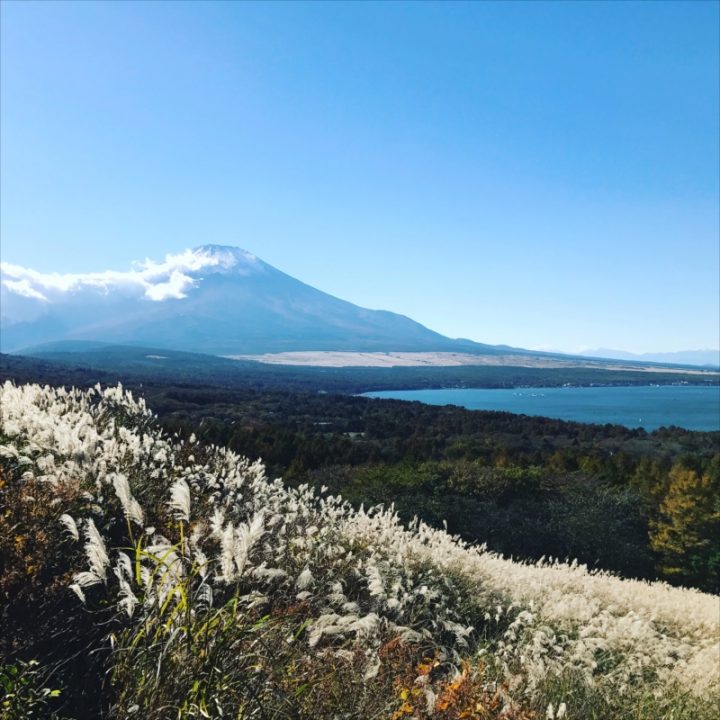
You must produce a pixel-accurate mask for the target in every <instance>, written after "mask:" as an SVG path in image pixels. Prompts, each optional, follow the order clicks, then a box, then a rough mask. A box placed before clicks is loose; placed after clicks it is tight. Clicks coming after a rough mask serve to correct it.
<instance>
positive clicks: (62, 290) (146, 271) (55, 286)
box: [0, 248, 254, 302]
mask: <svg viewBox="0 0 720 720" xmlns="http://www.w3.org/2000/svg"><path fill="white" fill-rule="evenodd" d="M246 257H247V260H248V262H252V261H253V260H254V258H253V257H252V256H250V255H249V253H248V254H247V256H246ZM236 262H237V258H236V256H235V254H234V253H233V252H231V251H228V252H222V251H220V252H218V251H210V250H206V249H202V248H201V249H198V250H185V251H184V252H182V253H180V254H178V255H166V256H165V260H164V261H162V262H154V261H152V260H147V259H146V260H145V261H144V262H142V263H138V264H136V266H135V267H134V268H133V269H132V270H128V271H127V272H118V271H115V270H106V271H105V272H95V273H66V274H61V273H41V272H37V271H36V270H32V269H30V268H25V267H22V266H20V265H13V264H11V263H5V262H3V263H0V282H2V284H3V285H4V286H5V287H6V288H7V289H8V290H9V291H10V292H13V293H15V294H17V295H22V296H23V297H27V298H33V299H36V300H44V301H52V300H53V299H59V297H60V296H62V295H64V294H67V293H75V292H79V291H81V290H86V289H90V288H92V289H95V290H97V291H99V292H101V293H109V292H110V291H111V290H122V291H124V292H126V293H129V294H135V293H136V294H139V295H143V296H144V297H146V298H147V299H148V300H153V301H156V302H159V301H162V300H168V299H172V298H183V297H185V296H186V295H187V292H188V291H189V290H190V289H191V288H192V287H194V285H195V282H196V281H195V279H194V278H192V277H191V276H190V275H188V274H187V273H192V272H196V271H198V270H202V269H203V268H206V267H213V266H221V267H225V268H227V267H232V266H233V265H235V263H236Z"/></svg>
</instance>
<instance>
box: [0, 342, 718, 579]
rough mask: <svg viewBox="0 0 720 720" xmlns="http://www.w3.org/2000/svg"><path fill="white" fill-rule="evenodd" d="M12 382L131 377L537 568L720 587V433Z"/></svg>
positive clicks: (362, 498) (174, 409)
mask: <svg viewBox="0 0 720 720" xmlns="http://www.w3.org/2000/svg"><path fill="white" fill-rule="evenodd" d="M2 360H3V362H2V364H1V365H0V373H1V374H0V377H2V379H5V378H10V379H14V380H17V381H37V382H47V383H49V384H51V385H53V384H54V385H58V384H65V385H68V384H74V385H76V386H81V387H82V386H90V385H93V384H94V383H95V382H98V381H100V382H103V383H108V382H116V381H117V379H122V380H123V381H124V382H125V383H126V385H127V387H129V388H131V389H133V390H134V391H135V392H136V394H142V395H143V396H144V397H145V398H146V400H147V402H148V405H149V407H150V408H151V409H152V410H153V412H155V413H157V414H158V416H159V418H160V421H161V423H162V425H163V427H164V428H165V429H166V430H167V431H168V432H170V433H177V434H179V435H180V436H181V437H190V436H191V435H192V434H195V435H196V436H197V437H198V438H199V439H201V440H202V441H204V442H210V443H213V444H217V445H221V446H226V447H229V448H230V449H232V450H235V451H237V452H240V453H242V454H245V455H247V456H249V457H250V458H262V460H263V461H264V463H265V464H266V466H267V468H268V472H269V473H271V474H272V475H273V476H278V477H283V479H284V480H285V481H286V483H288V484H290V485H293V486H299V485H301V484H303V483H309V484H311V485H316V486H326V487H327V488H329V490H330V492H332V493H339V494H341V495H342V496H343V497H344V498H345V499H347V500H349V501H351V502H352V503H353V504H355V505H356V506H360V505H361V504H363V503H364V504H365V505H368V504H377V503H382V504H385V505H386V506H390V505H393V506H394V508H395V509H396V510H397V512H398V513H399V515H400V517H401V518H402V519H404V520H411V519H412V518H413V517H418V518H420V519H422V520H425V521H426V522H428V523H430V524H432V525H434V526H436V527H443V525H445V524H446V526H447V529H448V531H449V532H451V533H453V534H459V535H460V536H462V538H463V539H465V540H470V541H474V542H479V543H486V544H487V546H488V547H489V548H490V549H492V550H495V551H498V552H501V553H503V554H505V555H506V556H512V557H516V558H521V559H533V560H535V559H538V558H540V557H543V556H544V557H549V556H551V557H555V558H560V559H565V558H571V559H577V560H578V561H579V562H581V563H584V564H587V565H588V566H589V567H593V568H601V569H605V570H610V571H613V572H617V573H620V574H622V575H624V576H626V577H637V578H644V579H657V578H660V579H664V580H667V581H669V582H672V583H678V584H685V585H691V586H696V587H699V588H701V589H705V590H710V591H714V592H717V591H718V590H720V548H719V547H718V544H717V537H718V536H720V446H719V441H720V433H698V432H690V431H686V430H683V429H681V428H676V427H671V428H662V429H660V430H657V431H655V432H652V433H648V432H646V431H644V430H642V429H633V430H631V429H628V428H625V427H623V426H620V425H603V426H600V425H590V424H582V423H572V422H564V421H560V420H552V419H547V418H537V417H528V416H522V415H514V414H510V413H499V412H481V411H469V410H465V409H462V408H458V407H454V406H446V407H436V406H430V405H423V404H421V403H408V402H403V401H395V400H377V399H376V400H370V399H367V398H360V397H353V396H350V395H338V394H331V393H326V392H318V391H317V390H315V391H314V392H310V391H298V390H297V389H295V388H291V389H286V388H282V387H280V388H268V389H266V388H258V387H257V385H256V383H255V382H254V381H253V380H250V381H248V382H247V383H245V384H244V385H243V383H242V382H241V381H240V380H238V379H236V380H235V382H234V383H233V384H232V385H230V386H228V385H227V384H225V385H224V386H221V385H220V382H218V383H217V384H215V385H213V384H210V383H203V384H200V383H199V382H198V383H193V384H191V383H188V382H186V380H187V377H186V376H185V375H184V374H183V375H181V377H179V378H174V379H173V378H162V379H159V378H158V377H156V376H153V375H149V376H143V375H142V373H141V372H140V371H139V370H136V371H135V372H133V373H128V374H127V376H121V377H120V378H118V377H117V373H113V372H108V371H100V370H90V369H87V368H86V369H81V368H75V369H73V370H71V371H70V370H68V369H67V368H65V367H63V366H59V365H56V364H54V363H52V362H46V361H40V360H34V361H29V360H25V359H20V358H13V357H8V356H3V358H2Z"/></svg>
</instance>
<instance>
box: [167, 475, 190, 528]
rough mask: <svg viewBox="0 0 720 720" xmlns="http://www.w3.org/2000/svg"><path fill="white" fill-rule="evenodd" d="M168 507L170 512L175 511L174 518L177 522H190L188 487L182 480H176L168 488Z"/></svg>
mask: <svg viewBox="0 0 720 720" xmlns="http://www.w3.org/2000/svg"><path fill="white" fill-rule="evenodd" d="M168 505H169V506H170V509H171V510H174V511H175V516H176V517H177V518H178V519H179V520H184V521H185V522H187V521H188V520H190V487H189V486H188V484H187V482H185V480H183V478H180V479H179V480H176V481H175V482H174V483H173V486H172V487H171V488H170V502H169V503H168Z"/></svg>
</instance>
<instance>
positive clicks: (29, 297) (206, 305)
mask: <svg viewBox="0 0 720 720" xmlns="http://www.w3.org/2000/svg"><path fill="white" fill-rule="evenodd" d="M2 269H3V275H2V306H3V318H2V337H1V339H0V349H2V351H3V352H12V351H17V350H20V349H22V348H24V347H27V346H31V345H36V344H39V343H45V342H52V341H58V340H92V341H102V342H110V343H122V344H131V345H133V344H134V345H148V346H153V347H163V348H168V349H175V350H187V351H193V352H205V353H214V354H230V353H263V352H281V351H290V350H353V351H426V350H427V351H430V350H463V349H464V350H468V351H473V350H474V351H476V352H477V351H482V352H493V351H494V348H493V346H487V345H481V344H477V343H473V342H471V341H469V340H451V339H449V338H446V337H444V336H443V335H440V334H439V333H436V332H433V331H432V330H429V329H428V328H426V327H424V326H423V325H421V324H419V323H417V322H415V321H414V320H411V319H410V318H407V317H405V316H403V315H398V314H396V313H392V312H387V311H384V310H368V309H365V308H361V307H358V306H357V305H353V304H352V303H349V302H346V301H344V300H340V299H338V298H336V297H333V296H332V295H328V294H327V293H324V292H322V291H320V290H317V289H315V288H313V287H310V286H309V285H306V284H305V283H302V282H300V281H299V280H296V279H295V278H292V277H290V276H289V275H286V274H285V273H283V272H281V271H279V270H277V269H276V268H274V267H272V266H271V265H268V264H267V263H265V262H263V261H262V260H260V259H259V258H256V257H255V256H253V255H251V254H250V253H247V252H245V251H244V250H241V249H239V248H231V247H223V246H217V245H205V246H202V247H199V248H196V249H194V250H192V251H187V252H186V253H184V254H182V255H178V256H168V257H167V258H166V260H165V262H164V263H151V262H149V261H148V262H146V263H145V264H144V265H143V266H141V267H140V268H138V269H135V270H131V271H129V272H127V273H117V272H106V273H93V274H87V275H65V276H59V275H42V274H40V273H36V272H34V271H31V270H27V269H25V268H19V267H17V266H13V265H8V264H3V268H2Z"/></svg>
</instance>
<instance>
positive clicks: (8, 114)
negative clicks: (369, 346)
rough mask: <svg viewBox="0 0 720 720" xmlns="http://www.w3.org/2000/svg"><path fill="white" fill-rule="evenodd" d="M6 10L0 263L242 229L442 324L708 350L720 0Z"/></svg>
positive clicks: (352, 288)
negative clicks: (693, 0) (0, 256)
mask: <svg viewBox="0 0 720 720" xmlns="http://www.w3.org/2000/svg"><path fill="white" fill-rule="evenodd" d="M0 5H1V9H0V12H1V14H2V16H1V20H2V26H1V30H2V37H1V38H0V40H1V48H2V58H1V59H2V65H1V68H0V69H1V73H2V76H1V78H0V81H1V82H0V93H1V97H0V99H1V105H0V111H1V120H2V124H1V132H2V137H1V142H2V144H1V147H0V150H1V155H0V158H1V161H0V164H1V178H0V180H1V186H0V187H1V193H2V194H1V201H2V205H1V207H0V210H1V216H2V226H1V233H2V234H1V239H2V246H1V250H2V259H3V260H4V261H7V262H12V263H16V264H19V265H25V266H28V267H32V268H35V269H37V270H41V271H54V270H56V271H59V272H68V271H78V272H80V271H82V272H84V271H91V270H105V269H109V268H112V269H117V270H124V269H127V268H128V267H129V265H130V263H131V261H133V260H142V259H144V258H146V257H151V258H156V259H161V258H162V257H163V256H164V255H165V254H166V253H173V252H177V251H180V250H182V249H184V248H187V247H193V246H196V245H200V244H204V243H210V242H212V243H220V244H230V245H239V246H241V247H244V248H246V249H247V250H250V251H251V252H254V253H255V254H257V255H258V256H260V257H261V258H263V259H264V260H266V261H267V262H269V263H271V264H272V265H275V266H276V267H278V268H280V269H281V270H284V271H285V272H287V273H289V274H291V275H293V276H295V277H298V278H300V279H301V280H304V281H305V282H307V283H309V284H311V285H314V286H316V287H318V288H320V289H323V290H325V291H327V292H330V293H332V294H334V295H338V296H340V297H342V298H344V299H347V300H350V301H352V302H355V303H358V304H360V305H364V306H367V307H373V308H385V309H389V310H394V311H397V312H401V313H404V314H407V315H410V316H412V317H413V318H415V319H417V320H419V321H420V322H423V323H424V324H426V325H428V326H430V327H432V328H433V329H436V330H439V331H441V332H443V333H445V334H448V335H451V336H462V337H469V338H472V339H474V340H478V341H481V342H490V343H508V344H512V345H518V346H524V347H548V348H557V349H561V350H567V351H576V350H578V349H579V348H581V347H613V348H620V349H625V350H631V351H668V350H679V349H690V348H692V349H695V348H700V347H717V346H718V344H719V341H718V333H719V332H720V331H719V330H718V327H719V326H720V317H719V315H720V307H719V306H720V287H719V284H720V280H719V277H720V241H719V234H720V227H719V223H720V208H719V202H720V201H719V193H720V187H719V185H720V183H719V177H718V176H719V167H718V165H719V161H720V158H719V155H720V149H719V143H718V127H719V125H720V117H719V105H720V99H719V97H718V93H719V86H720V77H719V68H718V64H719V62H720V61H719V56H720V49H719V47H718V45H719V42H718V34H719V32H720V30H719V27H720V17H719V13H718V8H719V5H718V3H716V2H712V1H707V2H669V3H663V2H639V3H632V2H607V3H603V2H588V3H581V2H573V3H570V2H557V3H547V4H546V3H541V2H530V3H521V2H506V3H497V4H495V3H490V2H477V3H457V4H451V3H443V4H435V3H417V4H416V3H398V4H394V3H390V2H383V3H377V4H375V3H369V2H367V3H359V4H352V3H342V4H341V3H307V4H304V3H280V2H275V3H258V4H252V3H232V2H228V3H223V2H217V3H212V2H202V3H193V2H182V3H170V2H164V3H157V4H155V3H152V2H130V3H103V2H81V3H63V2H29V3H24V2H23V3H19V2H15V1H13V0H3V2H2V3H1V4H0Z"/></svg>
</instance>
